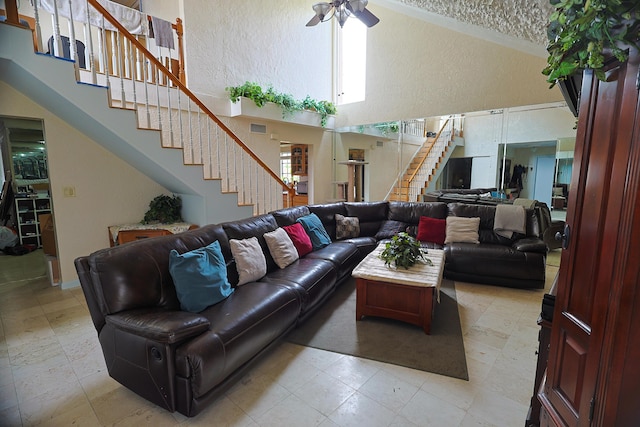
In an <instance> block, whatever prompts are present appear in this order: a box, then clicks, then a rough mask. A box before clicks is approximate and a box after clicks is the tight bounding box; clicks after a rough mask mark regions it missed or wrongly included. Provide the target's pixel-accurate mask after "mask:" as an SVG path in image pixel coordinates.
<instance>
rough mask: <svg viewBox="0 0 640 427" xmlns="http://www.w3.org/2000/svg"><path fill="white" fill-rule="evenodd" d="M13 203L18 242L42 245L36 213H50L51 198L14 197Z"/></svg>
mask: <svg viewBox="0 0 640 427" xmlns="http://www.w3.org/2000/svg"><path fill="white" fill-rule="evenodd" d="M15 204H16V216H17V220H18V223H17V226H18V236H19V237H20V244H21V245H36V246H37V247H38V248H40V247H42V236H41V234H40V223H39V220H38V215H42V214H50V213H51V199H50V198H48V197H37V198H36V197H16V198H15Z"/></svg>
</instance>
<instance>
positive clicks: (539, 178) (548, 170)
mask: <svg viewBox="0 0 640 427" xmlns="http://www.w3.org/2000/svg"><path fill="white" fill-rule="evenodd" d="M555 168H556V159H555V156H538V157H536V171H535V178H534V179H535V183H534V185H533V198H534V199H536V200H538V201H540V202H544V203H546V204H547V206H552V204H551V195H552V191H553V180H554V172H555Z"/></svg>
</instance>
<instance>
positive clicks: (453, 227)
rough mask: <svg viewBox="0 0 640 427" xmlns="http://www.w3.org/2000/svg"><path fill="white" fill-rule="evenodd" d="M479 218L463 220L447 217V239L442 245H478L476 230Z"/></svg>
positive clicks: (458, 217)
mask: <svg viewBox="0 0 640 427" xmlns="http://www.w3.org/2000/svg"><path fill="white" fill-rule="evenodd" d="M479 227H480V218H465V217H461V216H448V217H447V237H446V238H445V240H444V243H445V244H447V243H454V242H458V243H462V242H465V243H480V241H479V240H478V228H479Z"/></svg>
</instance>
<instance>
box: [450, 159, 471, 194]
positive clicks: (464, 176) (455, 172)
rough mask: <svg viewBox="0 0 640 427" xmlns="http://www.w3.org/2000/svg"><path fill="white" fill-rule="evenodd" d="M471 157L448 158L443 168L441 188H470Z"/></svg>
mask: <svg viewBox="0 0 640 427" xmlns="http://www.w3.org/2000/svg"><path fill="white" fill-rule="evenodd" d="M472 166H473V158H472V157H462V158H455V159H449V161H448V162H447V164H446V166H445V168H444V170H443V180H442V188H457V189H469V188H471V170H472Z"/></svg>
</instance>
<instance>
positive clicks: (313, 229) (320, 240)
mask: <svg viewBox="0 0 640 427" xmlns="http://www.w3.org/2000/svg"><path fill="white" fill-rule="evenodd" d="M296 222H299V223H300V224H302V227H303V228H304V231H306V232H307V234H308V235H309V239H311V246H313V250H314V251H316V250H318V249H322V248H324V247H325V246H329V244H330V243H331V237H329V235H328V234H327V230H325V229H324V225H322V221H320V218H318V215H316V214H314V213H312V214H309V215H306V216H301V217H300V218H298V220H297V221H296Z"/></svg>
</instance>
